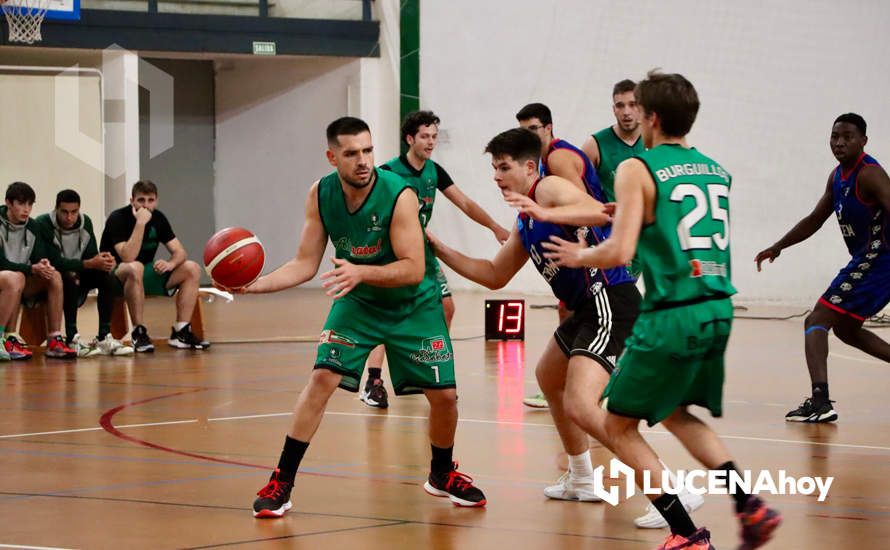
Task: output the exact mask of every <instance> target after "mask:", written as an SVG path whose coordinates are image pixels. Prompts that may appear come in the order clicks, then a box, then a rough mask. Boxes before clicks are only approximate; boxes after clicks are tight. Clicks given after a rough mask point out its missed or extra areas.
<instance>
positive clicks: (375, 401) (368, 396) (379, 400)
mask: <svg viewBox="0 0 890 550" xmlns="http://www.w3.org/2000/svg"><path fill="white" fill-rule="evenodd" d="M358 398H359V399H361V400H362V401H364V402H365V404H367V405H368V406H369V407H377V408H378V409H385V408H387V407H389V399H388V398H387V397H386V388H385V387H383V380H382V379H380V378H368V381H367V382H365V389H363V390H362V391H361V393H360V394H359V396H358Z"/></svg>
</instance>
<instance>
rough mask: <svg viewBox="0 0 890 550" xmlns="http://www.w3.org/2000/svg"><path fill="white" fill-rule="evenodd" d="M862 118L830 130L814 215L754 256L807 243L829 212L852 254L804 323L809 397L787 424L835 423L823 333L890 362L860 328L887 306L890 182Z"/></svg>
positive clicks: (771, 256) (886, 350)
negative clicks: (871, 151)
mask: <svg viewBox="0 0 890 550" xmlns="http://www.w3.org/2000/svg"><path fill="white" fill-rule="evenodd" d="M865 132H866V124H865V120H864V119H863V118H862V117H861V116H859V115H857V114H854V113H847V114H843V115H841V116H839V117H837V119H836V120H835V121H834V125H833V126H832V129H831V138H830V140H829V143H830V145H831V152H832V153H834V157H835V158H836V159H837V160H838V162H839V163H840V164H838V166H837V167H836V168H835V169H834V170H832V171H831V174H829V176H828V184H827V185H826V186H825V192H824V193H823V194H822V197H821V198H820V199H819V202H818V203H817V204H816V207H815V208H814V209H813V211H812V212H811V213H810V214H809V215H808V216H807V217H805V218H804V219H802V220H801V221H800V222H798V223H797V225H795V226H794V227H793V228H792V229H791V230H790V231H788V233H786V234H785V236H784V237H782V238H781V239H779V240H778V242H776V243H775V244H774V245H772V246H770V247H769V248H767V249H765V250H763V251H761V252H760V253H758V254H757V256H756V257H755V258H754V261H755V262H756V263H757V270H758V271H760V264H761V263H762V262H763V261H764V260H769V261H770V262H772V261H773V260H775V259H776V258H777V257H778V256H779V253H780V252H781V251H782V250H783V249H785V248H788V247H789V246H792V245H795V244H797V243H799V242H801V241H804V240H806V239H808V238H809V237H810V236H812V235H813V234H814V233H815V232H816V231H818V230H819V228H820V227H822V224H823V223H825V220H827V219H828V218H829V216H831V214H832V212H834V214H835V215H836V216H837V220H838V224H839V225H840V229H841V235H843V237H844V241H845V242H846V244H847V250H849V252H850V256H852V258H851V260H850V262H849V263H848V264H847V265H846V266H845V267H844V268H843V269H841V270H840V273H838V275H837V277H835V278H834V280H833V281H832V282H831V285H830V286H829V287H828V290H826V291H825V293H824V294H823V295H822V297H821V298H819V301H818V302H817V303H816V305H815V306H814V307H813V312H812V313H810V315H809V316H807V319H806V322H805V325H804V327H805V331H804V335H805V336H804V341H805V346H806V357H807V368H808V369H809V371H810V380H811V382H812V395H811V397H808V398H806V399H805V400H804V402H803V403H802V404H801V405H800V406H799V407H798V408H796V409H794V410H793V411H790V412H789V413H788V414H787V415H786V416H785V420H787V421H789V422H833V421H835V420H837V413H836V412H835V410H834V407H833V406H832V401H831V400H830V399H829V393H828V331H830V330H833V331H834V334H835V335H836V336H837V337H838V338H840V339H841V341H843V342H844V343H846V344H849V345H851V346H854V347H856V348H859V349H861V350H862V351H864V352H865V353H867V354H869V355H872V356H874V357H877V358H878V359H882V360H884V361H888V362H890V344H888V343H887V342H885V341H884V340H882V339H881V338H879V337H878V336H877V335H876V334H874V333H873V332H871V331H868V330H866V329H864V328H863V327H862V323H863V322H864V321H865V320H866V319H867V318H868V317H871V316H872V315H874V314H876V313H877V312H879V311H881V310H882V309H883V308H884V306H886V305H887V304H888V303H890V242H888V228H887V221H888V220H887V216H888V214H887V213H888V212H890V178H888V177H887V172H885V171H884V169H883V168H881V165H880V164H878V161H876V160H875V159H873V158H872V157H870V156H869V155H867V154H865V151H864V148H865V144H866V143H867V142H868V137H867V136H866V133H865Z"/></svg>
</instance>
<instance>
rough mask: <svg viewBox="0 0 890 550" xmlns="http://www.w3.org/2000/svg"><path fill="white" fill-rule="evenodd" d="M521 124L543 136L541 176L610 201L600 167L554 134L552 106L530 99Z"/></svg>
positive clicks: (531, 401)
mask: <svg viewBox="0 0 890 550" xmlns="http://www.w3.org/2000/svg"><path fill="white" fill-rule="evenodd" d="M516 120H517V121H518V122H519V126H520V127H522V128H525V129H526V130H531V131H532V132H534V133H536V134H537V135H538V138H540V140H541V162H540V164H539V171H540V174H541V176H542V177H543V176H559V177H561V178H564V179H567V180H569V181H570V182H572V183H574V184H575V186H577V187H578V189H580V190H582V191H585V192H586V193H588V194H589V195H590V196H592V197H593V198H595V199H596V200H598V201H599V202H601V203H604V204H605V203H606V196H605V194H604V193H603V188H602V185H600V180H599V176H598V175H597V173H596V168H594V167H593V164H591V163H590V159H589V158H587V155H585V154H584V152H583V151H581V149H578V148H577V147H575V146H574V145H572V144H571V143H569V142H568V141H566V140H564V139H559V138H557V137H555V136H554V135H553V115H552V113H551V112H550V108H549V107H547V106H546V105H544V104H543V103H529V104H528V105H526V106H525V107H523V108H522V109H520V110H519V112H518V113H516ZM558 309H559V322H560V323H562V322H563V321H565V320H566V319H567V318H568V317H569V315H571V311H570V310H569V309H568V308H567V307H566V304H565V302H563V301H562V300H560V301H559V306H558ZM522 402H523V403H525V404H526V405H527V406H529V407H533V408H541V409H542V408H545V407H547V399H546V398H545V396H544V394H543V393H538V394H536V395H531V396H528V397H526V398H525V399H523V400H522Z"/></svg>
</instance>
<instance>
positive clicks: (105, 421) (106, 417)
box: [99, 387, 416, 485]
mask: <svg viewBox="0 0 890 550" xmlns="http://www.w3.org/2000/svg"><path fill="white" fill-rule="evenodd" d="M211 389H218V388H210V387H202V388H194V389H190V390H183V391H178V392H174V393H167V394H164V395H158V396H155V397H149V398H148V399H142V400H140V401H131V402H130V403H124V404H123V405H118V406H117V407H114V408H113V409H109V410H107V411H105V412H104V413H103V414H102V416H101V417H99V425H100V426H102V429H104V430H105V431H106V432H108V433H110V434H111V435H113V436H115V437H118V438H120V439H123V440H124V441H129V442H130V443H135V444H137V445H142V446H143V447H149V448H151V449H155V450H158V451H164V452H167V453H173V454H176V455H180V456H187V457H189V458H196V459H198V460H208V461H210V462H218V463H221V464H234V465H235V466H245V467H247V468H255V469H258V470H266V471H270V470H272V468H270V467H269V466H268V465H260V464H251V463H249V462H240V461H238V460H227V459H225V458H216V457H213V456H207V455H201V454H197V453H190V452H188V451H183V450H181V449H173V448H172V447H166V446H164V445H159V444H157V443H152V442H151V441H146V440H144V439H139V438H138V437H133V436H131V435H127V434H125V433H124V432H122V431H120V430H118V429H117V428H116V427H115V426H114V424H113V423H112V419H113V418H114V415H116V414H117V413H119V412H121V411H122V410H124V409H126V408H129V407H135V406H137V405H144V404H146V403H151V402H152V401H158V400H160V399H168V398H170V397H178V396H180V395H186V394H189V393H198V392H202V391H207V390H211ZM300 475H310V476H321V477H336V478H341V479H356V478H358V479H367V480H368V481H372V482H375V483H399V484H402V485H416V483H414V482H409V481H391V480H387V479H374V478H365V477H361V476H349V475H340V474H329V473H321V472H307V471H305V470H300Z"/></svg>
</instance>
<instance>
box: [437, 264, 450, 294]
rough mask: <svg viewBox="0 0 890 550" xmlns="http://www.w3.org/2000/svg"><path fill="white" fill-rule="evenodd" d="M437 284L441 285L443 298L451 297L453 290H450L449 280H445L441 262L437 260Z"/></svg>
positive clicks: (440, 289)
mask: <svg viewBox="0 0 890 550" xmlns="http://www.w3.org/2000/svg"><path fill="white" fill-rule="evenodd" d="M436 284H437V285H439V291H440V292H441V296H442V298H447V297H449V296H451V289H450V288H448V279H446V278H445V272H444V271H442V266H441V265H439V260H436Z"/></svg>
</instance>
